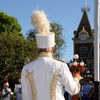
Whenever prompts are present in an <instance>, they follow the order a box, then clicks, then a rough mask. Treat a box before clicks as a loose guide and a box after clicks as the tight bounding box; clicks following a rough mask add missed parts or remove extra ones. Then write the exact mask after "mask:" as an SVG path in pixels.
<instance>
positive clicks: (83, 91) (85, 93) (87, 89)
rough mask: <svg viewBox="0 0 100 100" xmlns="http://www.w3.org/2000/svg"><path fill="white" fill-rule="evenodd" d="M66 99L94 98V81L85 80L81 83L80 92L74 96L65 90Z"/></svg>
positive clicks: (81, 99)
mask: <svg viewBox="0 0 100 100" xmlns="http://www.w3.org/2000/svg"><path fill="white" fill-rule="evenodd" d="M66 95H67V96H66ZM65 100H94V85H93V82H92V81H90V82H89V81H88V80H84V83H83V84H82V85H81V88H80V92H79V93H78V94H75V95H73V96H72V95H70V94H68V93H67V92H65Z"/></svg>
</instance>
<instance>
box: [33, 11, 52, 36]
mask: <svg viewBox="0 0 100 100" xmlns="http://www.w3.org/2000/svg"><path fill="white" fill-rule="evenodd" d="M32 25H33V26H34V27H35V29H36V31H37V33H38V34H48V33H49V32H50V29H51V27H50V22H49V20H48V19H47V15H45V13H44V11H39V10H36V11H35V12H33V14H32Z"/></svg>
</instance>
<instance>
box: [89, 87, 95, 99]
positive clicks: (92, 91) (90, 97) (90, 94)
mask: <svg viewBox="0 0 100 100" xmlns="http://www.w3.org/2000/svg"><path fill="white" fill-rule="evenodd" d="M89 100H94V87H92V88H91V91H90V93H89Z"/></svg>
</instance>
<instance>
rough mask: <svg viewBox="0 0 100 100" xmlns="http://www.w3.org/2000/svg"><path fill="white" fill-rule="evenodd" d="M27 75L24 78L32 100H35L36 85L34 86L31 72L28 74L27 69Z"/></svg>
mask: <svg viewBox="0 0 100 100" xmlns="http://www.w3.org/2000/svg"><path fill="white" fill-rule="evenodd" d="M26 72H27V75H26V76H25V77H26V78H27V79H28V81H29V84H30V88H31V92H32V100H37V91H36V85H35V80H34V77H33V71H32V72H29V71H28V69H27V70H26Z"/></svg>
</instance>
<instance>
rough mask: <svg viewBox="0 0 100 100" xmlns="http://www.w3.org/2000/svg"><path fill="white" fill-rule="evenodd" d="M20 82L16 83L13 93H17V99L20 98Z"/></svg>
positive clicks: (19, 99)
mask: <svg viewBox="0 0 100 100" xmlns="http://www.w3.org/2000/svg"><path fill="white" fill-rule="evenodd" d="M21 88H22V87H21V84H18V85H16V87H15V90H14V91H15V93H16V94H17V100H22V93H21Z"/></svg>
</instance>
